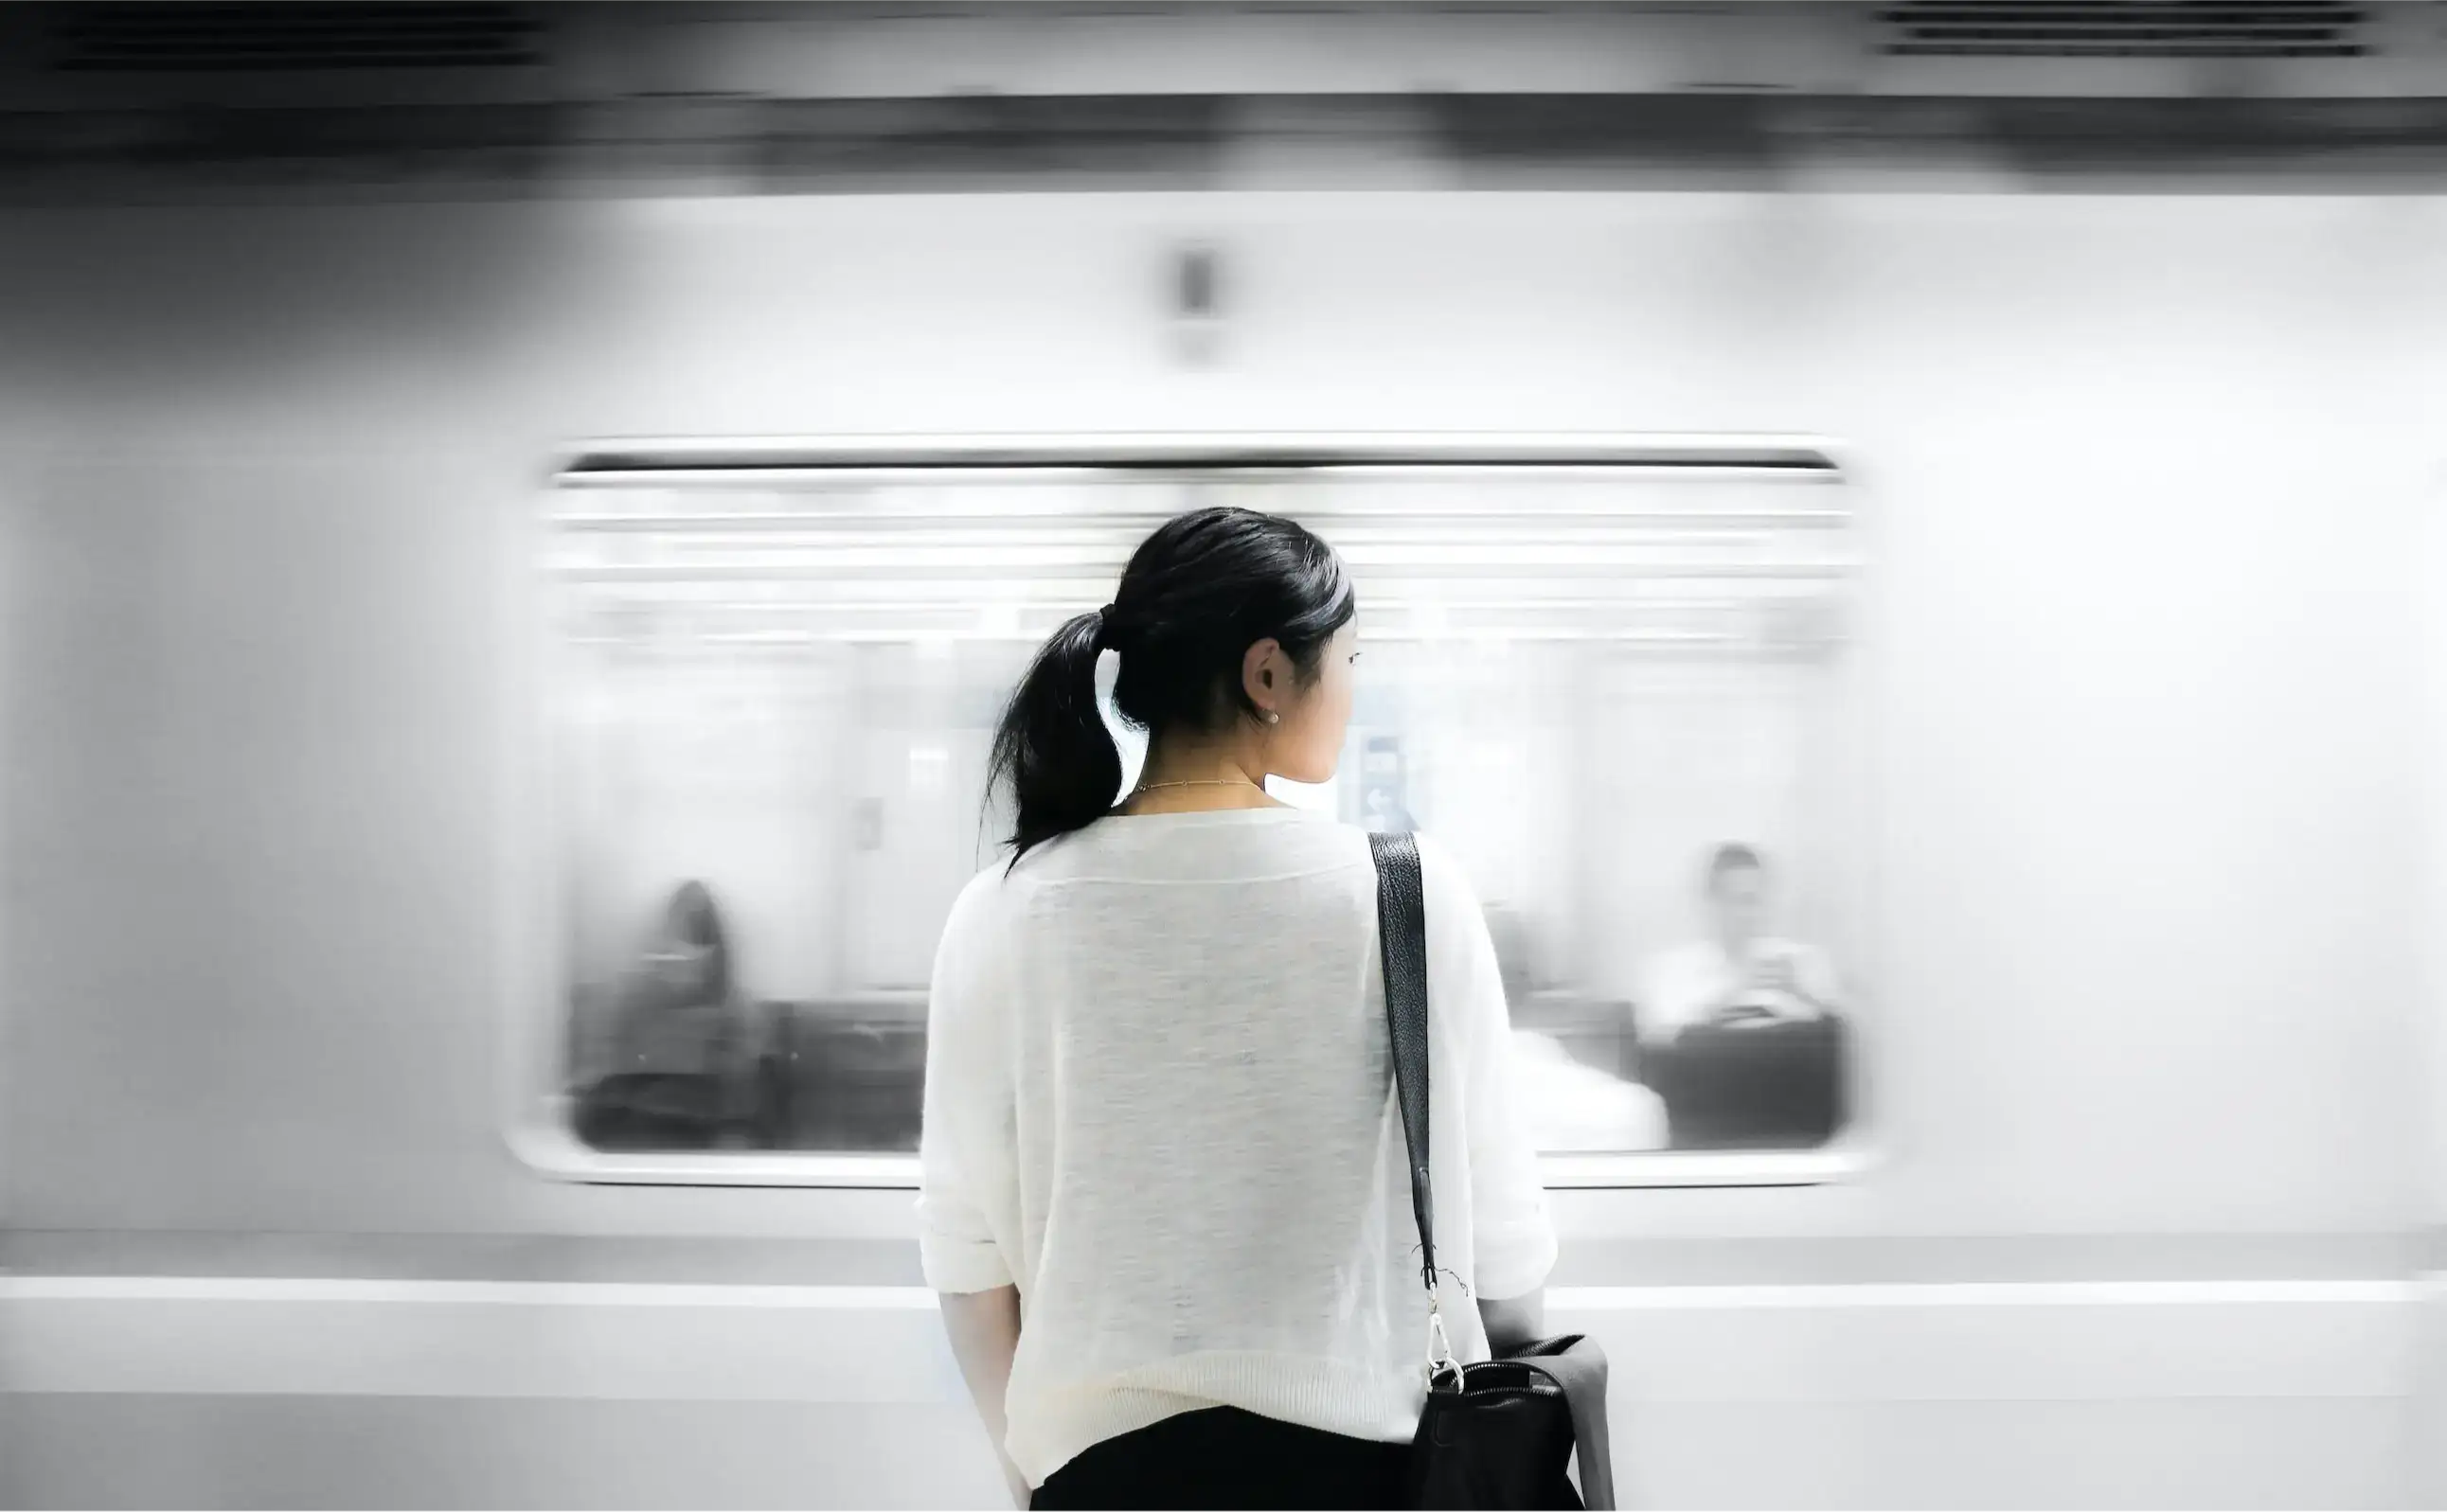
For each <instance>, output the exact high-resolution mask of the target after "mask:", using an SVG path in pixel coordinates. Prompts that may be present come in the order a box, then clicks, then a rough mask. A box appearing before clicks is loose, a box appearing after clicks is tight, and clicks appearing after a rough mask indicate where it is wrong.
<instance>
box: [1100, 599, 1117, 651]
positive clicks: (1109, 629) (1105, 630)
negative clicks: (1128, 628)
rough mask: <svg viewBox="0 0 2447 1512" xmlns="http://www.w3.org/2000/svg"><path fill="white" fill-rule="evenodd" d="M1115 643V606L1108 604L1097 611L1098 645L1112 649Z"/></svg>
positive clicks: (1102, 648)
mask: <svg viewBox="0 0 2447 1512" xmlns="http://www.w3.org/2000/svg"><path fill="white" fill-rule="evenodd" d="M1112 644H1113V606H1112V605H1110V604H1107V605H1106V606H1105V607H1104V608H1102V609H1099V610H1097V611H1096V646H1097V648H1098V649H1099V650H1110V649H1111V648H1112Z"/></svg>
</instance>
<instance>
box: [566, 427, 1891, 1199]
mask: <svg viewBox="0 0 2447 1512" xmlns="http://www.w3.org/2000/svg"><path fill="white" fill-rule="evenodd" d="M1837 483H1840V475H1839V474H1838V473H1837V472H1836V470H1835V469H1834V467H1833V466H1832V464H1831V463H1828V462H1827V461H1826V459H1825V456H1824V454H1823V453H1821V452H1818V451H1816V450H1814V449H1812V448H1811V447H1808V446H1807V445H1804V444H1779V445H1775V446H1770V445H1767V444H1751V445H1744V444H1735V443H1730V442H1726V443H1716V444H1704V445H1703V444H1691V443H1683V444H1663V443H1642V442H1641V441H1639V440H1637V439H1636V438H1635V439H1628V440H1619V441H1615V442H1611V443H1607V444H1595V443H1579V444H1565V443H1560V442H1558V443H1536V444H1533V443H1521V444H1512V445H1508V446H1489V447H1482V448H1481V449H1480V450H1478V451H1475V452H1473V451H1470V450H1468V449H1466V448H1465V447H1462V446H1461V445H1459V444H1447V445H1446V446H1445V448H1444V449H1443V450H1442V451H1439V450H1437V449H1436V447H1435V446H1433V445H1430V444H1420V445H1419V446H1417V447H1415V448H1408V449H1406V448H1402V447H1398V446H1379V447H1378V448H1377V449H1376V450H1375V451H1367V450H1358V451H1353V450H1350V449H1344V450H1337V449H1336V448H1334V447H1332V446H1331V445H1329V444H1322V443H1319V444H1313V445H1311V446H1309V447H1308V448H1307V449H1306V450H1299V449H1297V448H1294V449H1291V450H1288V451H1287V450H1284V449H1283V448H1277V449H1275V450H1273V451H1267V450H1263V449H1257V450H1252V451H1247V452H1235V451H1232V450H1230V449H1228V448H1227V449H1224V450H1222V451H1216V450H1215V449H1214V448H1212V447H1209V448H1208V449H1207V450H1205V451H1200V450H1198V449H1196V448H1194V447H1191V446H1189V445H1188V444H1183V445H1182V446H1181V447H1179V448H1176V450H1175V451H1174V452H1164V451H1162V450H1161V448H1158V449H1157V451H1156V453H1155V454H1154V455H1148V448H1147V446H1145V445H1144V444H1142V445H1140V446H1139V447H1138V448H1137V449H1135V450H1133V449H1131V448H1129V447H1124V446H1116V447H1113V448H1110V449H1109V451H1107V452H1100V451H1099V450H1097V449H1096V448H1095V447H1094V446H1092V445H1087V444H1082V445H1079V446H1074V447H1072V448H1071V449H1070V450H1068V451H1065V450H1062V449H1061V448H1058V447H1054V446H1052V445H1051V444H1049V445H1047V446H1046V447H1045V448H1043V449H1042V453H1041V454H1040V455H1031V454H1029V453H1028V452H1027V451H1026V450H1025V449H1024V448H1021V449H1017V450H1015V448H1012V447H1010V446H1007V445H1006V446H999V447H996V448H995V449H994V450H992V451H990V452H985V451H977V452H971V451H964V450H963V449H962V448H960V447H958V446H957V445H947V446H945V447H942V448H939V449H938V450H936V451H933V452H920V451H911V452H909V453H907V454H905V455H887V456H881V457H879V456H876V455H874V454H872V453H871V452H869V451H860V450H858V449H856V448H848V449H840V450H835V449H827V448H824V447H821V446H807V447H800V448H796V449H791V448H778V449H775V450H774V451H773V452H771V453H770V454H753V455H747V456H742V455H737V454H735V453H733V452H729V451H722V450H720V449H718V448H717V449H714V450H711V451H709V450H708V449H707V448H703V447H699V448H694V449H691V448H678V449H675V450H672V451H669V452H663V453H654V454H649V455H644V456H639V455H629V454H621V453H615V454H609V455H598V456H595V457H593V458H591V459H590V458H581V459H580V461H579V463H578V464H576V465H574V466H573V467H572V468H571V469H570V470H568V471H566V472H564V473H563V474H562V476H561V479H560V486H559V487H558V488H557V489H556V490H555V492H554V495H553V498H552V501H551V508H550V511H549V514H548V528H547V530H546V532H545V537H544V539H545V542H546V546H545V549H546V553H547V561H546V564H545V565H546V578H547V581H548V583H549V585H550V590H551V592H550V601H551V616H550V627H551V628H550V633H549V635H548V637H547V638H548V641H549V645H548V649H547V652H546V654H547V657H548V673H549V675H548V681H547V683H546V685H545V686H546V688H547V689H548V690H549V693H550V695H551V697H550V704H551V719H550V728H551V730H552V733H553V739H552V741H551V749H552V767H553V781H552V784H551V789H552V792H553V795H554V803H553V805H552V815H553V822H552V824H551V829H550V836H549V844H550V848H551V856H552V860H553V866H554V871H553V875H554V878H555V881H554V885H553V886H552V887H551V889H550V891H551V893H552V917H554V919H555V920H556V921H557V922H556V927H557V931H558V936H559V939H558V943H559V950H558V952H557V958H558V960H559V962H560V971H559V974H560V982H559V984H558V987H557V990H556V992H555V993H554V996H555V999H556V1001H555V1008H554V1014H553V1017H554V1020H555V1028H554V1030H553V1031H552V1032H551V1034H550V1035H549V1036H548V1037H547V1039H548V1044H549V1049H548V1051H547V1053H545V1054H543V1055H542V1056H541V1057H539V1059H540V1060H541V1063H542V1067H541V1068H539V1069H538V1071H537V1075H536V1077H535V1080H536V1081H537V1082H540V1083H541V1084H542V1086H541V1087H540V1088H538V1087H530V1089H529V1090H530V1091H531V1092H535V1093H536V1094H537V1098H536V1101H535V1105H534V1106H533V1107H532V1108H531V1112H532V1113H533V1122H535V1123H537V1124H539V1125H549V1127H550V1129H551V1130H552V1131H553V1132H554V1133H555V1134H556V1135H557V1136H558V1137H560V1138H561V1139H563V1140H565V1142H566V1149H567V1151H568V1153H569V1155H570V1159H569V1160H568V1161H567V1162H562V1163H564V1164H567V1165H568V1166H569V1167H570V1168H571V1169H573V1170H575V1171H577V1172H579V1173H580V1174H587V1175H593V1176H597V1177H601V1178H607V1179H621V1178H623V1177H624V1176H625V1177H629V1178H633V1179H653V1180H711V1181H819V1182H821V1181H857V1182H862V1183H894V1182H898V1181H906V1180H913V1179H914V1169H913V1167H912V1165H911V1162H910V1161H909V1156H910V1153H911V1152H913V1151H914V1150H915V1148H916V1145H917V1140H918V1108H919V1093H920V1081H921V1078H922V1074H923V1067H924V1057H925V1046H924V1042H923V1041H924V1025H925V1017H926V1003H925V993H926V981H927V974H928V972H929V970H930V967H931V965H932V960H933V952H934V943H935V936H936V932H937V931H938V929H939V927H940V924H941V921H942V919H943V917H944V915H945V913H946V911H947V910H948V909H949V907H950V904H951V902H952V899H953V898H954V897H955V896H956V895H957V894H958V891H959V889H960V887H961V886H962V885H963V884H964V883H965V882H966V881H967V880H968V879H969V878H970V877H971V876H972V875H973V874H974V873H975V872H976V871H977V869H978V868H979V867H981V866H984V865H986V864H989V863H990V862H991V861H992V860H994V859H995V857H996V852H997V850H998V848H999V847H998V841H999V839H1000V837H1001V836H1002V835H1003V834H1005V833H1006V832H1007V829H1008V822H1007V816H1006V815H1005V814H1003V813H1002V812H1000V811H999V810H998V809H997V808H996V806H995V805H994V804H992V803H989V802H988V801H987V798H986V794H985V793H984V775H985V765H986V753H987V747H988V744H989V740H990V738H991V733H992V729H993V725H994V721H995V719H996V715H997V714H998V712H999V710H1000V708H1001V705H1002V702H1003V700H1004V698H1005V697H1006V696H1007V695H1008V693H1009V691H1010V690H1011V688H1012V686H1013V685H1014V683H1015V681H1016V680H1017V678H1018V676H1019V674H1020V672H1021V671H1022V669H1023V668H1024V667H1025V665H1026V663H1027V660H1028V658H1029V656H1030V655H1031V654H1032V653H1033V652H1034V649H1035V648H1036V647H1037V645H1039V644H1040V643H1041V642H1042V640H1043V639H1044V637H1045V636H1046V635H1047V634H1048V633H1051V632H1052V630H1053V628H1054V627H1055V626H1056V625H1057V624H1059V623H1060V622H1061V621H1062V620H1063V619H1064V618H1066V617H1067V616H1069V615H1071V614H1076V613H1078V612H1079V611H1081V610H1082V609H1085V608H1087V607H1090V606H1092V605H1094V604H1098V603H1101V602H1103V601H1105V599H1106V598H1108V597H1110V589H1111V585H1112V583H1113V581H1114V578H1115V577H1116V576H1117V575H1118V573H1119V571H1120V569H1121V567H1122V564H1123V562H1124V560H1125V559H1126V558H1127V557H1128V555H1129V551H1130V550H1131V548H1132V547H1133V546H1135V544H1136V543H1137V541H1138V540H1139V539H1141V538H1142V537H1143V536H1144V535H1145V534H1146V533H1147V531H1148V530H1149V529H1151V528H1152V527H1153V526H1154V525H1155V524H1156V523H1157V522H1159V521H1161V520H1163V519H1165V518H1167V516H1169V515H1171V514H1173V513H1176V512H1178V511H1180V510H1182V509H1185V508H1189V507H1194V506H1196V505H1198V504H1200V503H1205V502H1219V501H1220V502H1232V503H1241V504H1246V505H1249V506H1251V507H1255V508H1260V509H1265V510H1269V511H1272V512H1277V513H1281V514H1286V515H1290V516H1293V517H1295V518H1298V519H1300V520H1303V521H1304V522H1306V523H1308V524H1309V525H1310V526H1311V527H1312V528H1314V529H1316V530H1318V532H1319V534H1321V535H1322V536H1324V537H1325V538H1326V539H1328V540H1330V541H1332V542H1333V543H1334V544H1335V545H1336V546H1337V548H1338V549H1340V550H1341V551H1342V552H1343V554H1344V555H1345V558H1346V559H1347V560H1348V561H1349V562H1350V564H1351V566H1352V568H1353V570H1354V573H1355V576H1356V577H1357V579H1358V584H1359V590H1360V595H1361V599H1360V604H1361V617H1360V634H1361V639H1362V643H1363V644H1364V645H1365V646H1366V647H1367V648H1368V660H1367V662H1366V664H1365V666H1364V667H1363V668H1362V676H1361V679H1360V688H1359V692H1358V695H1357V702H1356V710H1355V714H1354V717H1353V721H1352V728H1351V732H1350V744H1349V747H1348V748H1347V749H1346V751H1345V754H1344V760H1343V762H1342V765H1341V768H1340V771H1339V773H1338V774H1337V778H1336V779H1335V781H1334V782H1333V783H1332V784H1328V785H1327V786H1325V787H1324V788H1320V789H1313V790H1300V791H1294V792H1286V793H1285V794H1284V796H1285V797H1286V798H1288V799H1290V800H1291V801H1293V802H1298V803H1308V804H1313V805H1316V806H1319V807H1324V808H1328V809H1331V810H1332V811H1333V812H1335V813H1337V814H1338V815H1339V816H1340V817H1342V818H1343V819H1345V820H1347V821H1349V822H1354V823H1356V824H1362V825H1366V826H1370V827H1375V828H1385V827H1412V826H1416V827H1418V828H1421V829H1423V830H1425V831H1427V832H1429V833H1431V834H1432V835H1434V836H1436V837H1437V838H1438V839H1439V840H1441V841H1443V842H1444V843H1445V844H1446V845H1447V847H1448V848H1449V849H1451V850H1452V851H1453V852H1455V853H1457V854H1458V855H1459V856H1460V858H1461V859H1462V860H1463V861H1464V863H1465V864H1466V866H1467V867H1468V870H1469V872H1470V877H1471V879H1472V881H1473V883H1474V885H1475V886H1476V888H1477V890H1478V892H1479V894H1480V896H1481V898H1482V899H1483V901H1484V903H1485V906H1486V910H1487V915H1488V923H1489V929H1490V930H1491V932H1492V933H1493V936H1494V938H1495V941H1496V952H1497V956H1498V960H1499V962H1500V965H1501V969H1502V972H1503V975H1504V979H1505V982H1506V985H1507V989H1508V996H1509V999H1510V1002H1511V1006H1512V1012H1513V1020H1514V1030H1515V1050H1516V1052H1517V1058H1518V1064H1519V1067H1520V1072H1521V1075H1522V1076H1523V1078H1524V1079H1525V1081H1526V1082H1527V1084H1528V1087H1529V1095H1528V1096H1527V1098H1526V1103H1527V1106H1528V1108H1529V1109H1530V1110H1531V1113H1532V1117H1533V1119H1534V1121H1535V1123H1536V1127H1537V1134H1538V1137H1539V1140H1540V1143H1541V1145H1542V1147H1543V1148H1545V1149H1546V1150H1547V1151H1548V1152H1549V1153H1550V1162H1549V1167H1550V1173H1552V1174H1554V1175H1555V1176H1556V1179H1558V1180H1561V1181H1603V1182H1607V1183H1614V1182H1647V1181H1663V1182H1679V1181H1696V1180H1746V1179H1749V1180H1791V1179H1795V1178H1794V1175H1793V1173H1794V1172H1795V1171H1796V1170H1806V1169H1816V1168H1819V1167H1823V1166H1824V1165H1826V1164H1827V1163H1828V1162H1830V1160H1831V1159H1833V1157H1832V1156H1831V1154H1830V1152H1831V1151H1832V1152H1839V1153H1840V1151H1842V1150H1843V1149H1844V1148H1845V1147H1846V1146H1847V1144H1848V1140H1847V1128H1848V1125H1849V1123H1850V1101H1851V1099H1850V1095H1849V1093H1850V1089H1851V1087H1853V1086H1854V1085H1855V1082H1856V1079H1857V1078H1856V1071H1857V1062H1858V1060H1859V1055H1860V1045H1859V1043H1858V1040H1859V1028H1860V1024H1861V1021H1862V1014H1863V1011H1864V1004H1865V1001H1866V998H1867V994H1868V988H1869V982H1870V972H1869V964H1870V963H1869V962H1868V959H1867V957H1866V954H1865V952H1866V940H1867V930H1866V925H1867V920H1866V919H1865V918H1864V917H1861V911H1860V898H1861V897H1862V895H1863V891H1864V889H1863V887H1862V885H1861V883H1862V880H1863V872H1864V865H1865V862H1866V860H1867V857H1866V855H1865V845H1864V839H1865V834H1866V830H1865V827H1864V825H1863V823H1862V819H1863V814H1862V810H1861V803H1862V800H1863V797H1864V789H1865V784H1864V782H1863V777H1864V773H1865V762H1864V752H1863V750H1862V748H1861V743H1860V740H1859V728H1860V720H1859V718H1858V715H1859V713H1860V710H1861V695H1860V686H1859V671H1858V665H1857V664H1858V660H1859V658H1858V656H1857V655H1856V654H1855V652H1854V634H1853V625H1854V620H1855V614H1856V595H1857V589H1858V582H1859V576H1860V570H1861V567H1862V565H1863V552H1862V543H1861V539H1860V532H1859V531H1858V530H1857V528H1856V522H1855V517H1854V512H1853V509H1852V507H1851V505H1850V503H1849V490H1848V489H1845V488H1843V487H1841V486H1830V485H1831V484H1837ZM1106 675H1107V676H1108V678H1110V665H1109V666H1108V668H1107V672H1106ZM1116 730H1117V734H1118V735H1120V736H1121V738H1122V740H1123V746H1124V756H1125V763H1124V765H1125V784H1128V783H1129V781H1131V780H1134V778H1135V771H1136V765H1137V762H1138V760H1139V757H1140V756H1141V754H1143V751H1142V748H1141V746H1140V743H1139V742H1138V741H1136V740H1134V739H1133V738H1131V735H1130V732H1129V731H1127V730H1122V729H1120V728H1119V727H1118V726H1116ZM1796 1159H1798V1160H1800V1161H1801V1162H1802V1163H1801V1164H1800V1165H1795V1164H1794V1161H1795V1160H1796ZM1778 1160H1781V1161H1782V1162H1783V1163H1781V1164H1778V1163H1776V1162H1777V1161H1778ZM1812 1161H1815V1162H1818V1165H1817V1166H1812V1165H1811V1164H1810V1162H1812ZM1762 1162H1764V1163H1762ZM1761 1173H1764V1174H1761Z"/></svg>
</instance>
